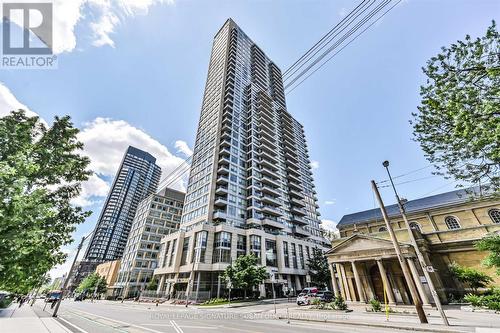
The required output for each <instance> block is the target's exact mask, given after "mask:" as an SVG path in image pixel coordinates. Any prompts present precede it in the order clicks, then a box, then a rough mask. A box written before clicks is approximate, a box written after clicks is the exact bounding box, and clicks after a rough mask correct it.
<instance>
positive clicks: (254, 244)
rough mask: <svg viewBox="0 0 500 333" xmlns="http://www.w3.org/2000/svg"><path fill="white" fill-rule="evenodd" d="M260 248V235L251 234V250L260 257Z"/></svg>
mask: <svg viewBox="0 0 500 333" xmlns="http://www.w3.org/2000/svg"><path fill="white" fill-rule="evenodd" d="M260 250H261V243H260V236H257V235H251V236H250V252H251V253H252V254H253V255H255V256H256V257H257V258H260Z"/></svg>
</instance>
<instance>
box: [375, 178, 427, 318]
mask: <svg viewBox="0 0 500 333" xmlns="http://www.w3.org/2000/svg"><path fill="white" fill-rule="evenodd" d="M371 183H372V188H373V192H374V193H375V196H376V197H377V201H378V203H379V205H380V211H381V212H382V216H383V217H384V221H385V225H386V228H387V231H388V232H389V235H390V236H391V240H392V244H393V245H394V250H395V251H396V256H397V257H398V260H399V264H400V265H401V270H402V271H403V275H404V278H405V280H406V284H407V285H408V289H409V290H410V294H411V298H412V299H413V302H414V303H415V309H416V310H417V314H418V318H419V319H420V323H422V324H427V323H428V321H427V317H426V315H425V312H424V309H423V308H422V301H421V300H420V298H419V297H418V293H417V288H416V287H415V283H414V282H413V279H412V277H411V274H410V270H409V268H408V264H407V263H406V260H405V258H404V257H403V254H402V253H401V248H400V247H399V243H398V240H397V238H396V235H395V234H394V230H393V229H392V225H391V222H390V221H389V216H388V215H387V211H386V209H385V206H384V202H383V201H382V197H381V196H380V193H379V191H378V188H377V184H376V183H375V181H374V180H372V181H371Z"/></svg>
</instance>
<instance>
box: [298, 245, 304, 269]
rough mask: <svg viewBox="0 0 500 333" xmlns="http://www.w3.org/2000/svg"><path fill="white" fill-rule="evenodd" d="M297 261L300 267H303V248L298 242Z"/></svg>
mask: <svg viewBox="0 0 500 333" xmlns="http://www.w3.org/2000/svg"><path fill="white" fill-rule="evenodd" d="M299 261H300V268H302V269H305V268H306V266H305V263H304V249H303V248H302V245H300V244H299Z"/></svg>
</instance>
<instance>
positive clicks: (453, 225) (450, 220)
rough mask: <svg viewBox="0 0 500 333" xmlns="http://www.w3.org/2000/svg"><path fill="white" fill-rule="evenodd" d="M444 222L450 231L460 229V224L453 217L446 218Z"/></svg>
mask: <svg viewBox="0 0 500 333" xmlns="http://www.w3.org/2000/svg"><path fill="white" fill-rule="evenodd" d="M444 222H445V223H446V226H447V227H448V229H450V230H453V229H460V222H458V219H457V218H456V217H455V216H446V218H445V219H444Z"/></svg>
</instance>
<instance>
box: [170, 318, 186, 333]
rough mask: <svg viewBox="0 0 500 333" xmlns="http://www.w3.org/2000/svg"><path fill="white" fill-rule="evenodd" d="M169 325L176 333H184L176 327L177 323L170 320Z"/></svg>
mask: <svg viewBox="0 0 500 333" xmlns="http://www.w3.org/2000/svg"><path fill="white" fill-rule="evenodd" d="M170 323H171V324H172V326H173V327H174V329H175V331H176V332H177V333H184V331H183V330H182V328H180V327H179V325H177V323H176V322H175V321H173V320H171V321H170Z"/></svg>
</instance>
